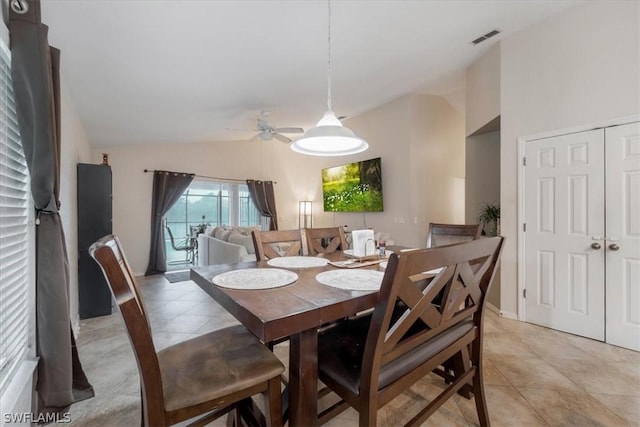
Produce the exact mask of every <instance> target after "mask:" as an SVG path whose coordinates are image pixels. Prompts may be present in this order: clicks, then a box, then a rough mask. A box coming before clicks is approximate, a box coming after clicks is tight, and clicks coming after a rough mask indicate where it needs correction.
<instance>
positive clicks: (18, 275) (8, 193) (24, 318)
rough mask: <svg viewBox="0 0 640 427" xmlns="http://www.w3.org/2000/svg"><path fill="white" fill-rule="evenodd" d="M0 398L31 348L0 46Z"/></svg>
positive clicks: (18, 184) (25, 260)
mask: <svg viewBox="0 0 640 427" xmlns="http://www.w3.org/2000/svg"><path fill="white" fill-rule="evenodd" d="M0 62H1V68H2V70H0V394H3V393H4V392H5V390H6V388H7V386H8V384H9V383H10V381H11V379H12V378H13V376H14V374H15V372H16V370H17V369H18V367H19V365H20V362H22V361H23V360H24V359H25V358H26V356H27V355H28V351H29V345H30V343H31V342H32V339H33V336H32V334H33V333H32V331H33V327H32V324H31V322H32V313H33V304H32V303H31V297H30V295H31V292H30V290H31V284H30V282H31V279H30V273H29V270H30V268H29V267H30V263H29V254H30V250H31V245H32V244H33V243H31V236H32V234H31V233H30V232H29V210H30V207H31V196H30V194H29V173H28V170H27V164H26V161H25V158H24V153H23V151H22V145H21V142H20V134H19V131H18V122H17V118H16V111H15V104H14V98H13V85H12V83H11V69H10V66H11V65H10V64H11V62H10V53H9V50H8V47H7V44H6V43H5V41H4V40H0Z"/></svg>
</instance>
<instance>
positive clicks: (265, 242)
mask: <svg viewBox="0 0 640 427" xmlns="http://www.w3.org/2000/svg"><path fill="white" fill-rule="evenodd" d="M251 235H252V236H253V246H254V248H255V251H256V259H257V260H258V261H262V260H268V259H271V258H277V257H281V256H296V255H306V248H305V245H304V234H303V233H302V232H301V231H300V230H276V231H258V230H254V231H252V232H251Z"/></svg>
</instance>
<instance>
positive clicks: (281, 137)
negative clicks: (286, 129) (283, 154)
mask: <svg viewBox="0 0 640 427" xmlns="http://www.w3.org/2000/svg"><path fill="white" fill-rule="evenodd" d="M271 135H272V136H273V137H274V138H275V139H277V140H278V141H282V142H284V143H285V144H288V143H290V142H291V140H290V139H289V138H287V137H286V136H284V135H280V134H279V133H272V134H271Z"/></svg>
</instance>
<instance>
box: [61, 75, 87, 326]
mask: <svg viewBox="0 0 640 427" xmlns="http://www.w3.org/2000/svg"><path fill="white" fill-rule="evenodd" d="M63 71H64V70H61V73H60V74H61V82H60V86H61V88H60V92H61V93H60V104H61V110H62V111H61V117H60V120H61V134H62V141H61V153H60V163H61V164H60V216H61V218H62V226H63V227H64V232H65V238H66V243H67V254H68V256H69V305H70V307H69V309H70V312H71V321H72V323H73V325H74V329H76V330H77V326H78V321H79V319H78V225H77V224H78V212H77V206H78V195H77V173H76V165H77V164H78V163H87V162H89V160H90V158H91V148H90V146H89V140H88V138H87V134H86V133H85V130H84V127H83V125H82V122H81V121H80V117H79V116H78V112H77V109H76V107H75V104H74V102H73V99H72V97H71V96H70V94H69V92H68V91H67V85H66V83H65V80H64V75H63Z"/></svg>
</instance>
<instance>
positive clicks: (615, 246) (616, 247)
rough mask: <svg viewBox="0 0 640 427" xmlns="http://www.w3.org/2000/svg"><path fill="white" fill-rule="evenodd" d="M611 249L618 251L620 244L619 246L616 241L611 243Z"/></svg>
mask: <svg viewBox="0 0 640 427" xmlns="http://www.w3.org/2000/svg"><path fill="white" fill-rule="evenodd" d="M609 249H611V250H612V251H617V250H618V249H620V246H618V245H617V244H616V243H612V244H610V245H609Z"/></svg>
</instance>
